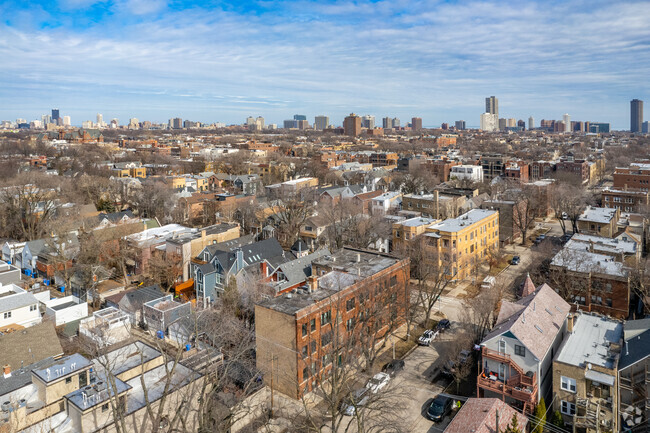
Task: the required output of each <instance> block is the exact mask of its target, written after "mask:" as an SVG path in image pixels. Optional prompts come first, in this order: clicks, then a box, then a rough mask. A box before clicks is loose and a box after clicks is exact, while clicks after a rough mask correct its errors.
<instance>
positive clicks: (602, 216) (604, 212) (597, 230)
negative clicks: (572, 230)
mask: <svg viewBox="0 0 650 433" xmlns="http://www.w3.org/2000/svg"><path fill="white" fill-rule="evenodd" d="M620 217H621V210H620V209H619V208H608V207H592V206H587V209H585V210H584V211H583V212H582V214H580V216H579V217H578V221H577V224H578V231H579V232H580V233H585V234H590V235H598V236H605V237H608V238H611V237H614V235H615V234H616V233H617V232H618V220H619V218H620Z"/></svg>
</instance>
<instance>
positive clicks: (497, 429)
mask: <svg viewBox="0 0 650 433" xmlns="http://www.w3.org/2000/svg"><path fill="white" fill-rule="evenodd" d="M496 412H497V428H496V430H495V431H496V432H498V431H499V409H497V410H496Z"/></svg>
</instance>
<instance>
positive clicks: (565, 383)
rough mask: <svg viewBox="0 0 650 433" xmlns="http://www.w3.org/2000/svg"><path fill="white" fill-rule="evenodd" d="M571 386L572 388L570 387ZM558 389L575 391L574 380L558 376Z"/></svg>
mask: <svg viewBox="0 0 650 433" xmlns="http://www.w3.org/2000/svg"><path fill="white" fill-rule="evenodd" d="M572 388H573V389H572ZM560 389H561V390H563V391H568V392H572V393H574V394H575V393H576V380H575V379H573V378H570V377H566V376H562V377H561V378H560Z"/></svg>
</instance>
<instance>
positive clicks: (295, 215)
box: [276, 196, 313, 248]
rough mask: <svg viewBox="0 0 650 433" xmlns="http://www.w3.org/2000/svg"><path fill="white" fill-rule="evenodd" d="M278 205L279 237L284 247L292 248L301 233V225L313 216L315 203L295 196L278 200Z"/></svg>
mask: <svg viewBox="0 0 650 433" xmlns="http://www.w3.org/2000/svg"><path fill="white" fill-rule="evenodd" d="M276 206H277V212H276V217H277V219H278V227H277V233H278V236H277V238H278V241H280V243H281V244H282V246H283V247H284V248H290V247H291V246H292V245H293V244H294V242H296V240H297V239H298V237H299V235H300V227H301V226H302V225H303V223H304V222H305V220H307V218H309V217H310V216H311V214H312V211H313V205H312V204H311V203H310V202H308V201H306V200H303V199H301V198H300V197H298V196H293V197H288V198H284V199H280V200H278V201H277V203H276Z"/></svg>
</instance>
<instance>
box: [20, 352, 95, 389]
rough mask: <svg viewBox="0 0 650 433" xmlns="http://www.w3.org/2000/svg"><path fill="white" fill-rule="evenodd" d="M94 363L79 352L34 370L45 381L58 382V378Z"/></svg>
mask: <svg viewBox="0 0 650 433" xmlns="http://www.w3.org/2000/svg"><path fill="white" fill-rule="evenodd" d="M91 366H92V363H91V362H90V361H89V360H87V359H86V358H84V357H83V356H81V355H80V354H78V353H73V354H72V355H69V356H64V357H63V358H60V359H57V360H56V361H55V362H54V363H52V364H50V365H48V366H47V367H43V368H39V369H35V370H32V373H34V375H36V376H37V377H38V378H39V379H41V380H42V381H43V382H45V383H51V382H56V381H57V380H59V379H61V378H63V377H65V376H67V375H69V374H73V373H76V372H78V371H81V370H84V369H86V368H88V367H91Z"/></svg>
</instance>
